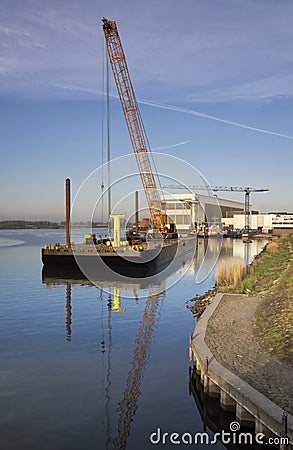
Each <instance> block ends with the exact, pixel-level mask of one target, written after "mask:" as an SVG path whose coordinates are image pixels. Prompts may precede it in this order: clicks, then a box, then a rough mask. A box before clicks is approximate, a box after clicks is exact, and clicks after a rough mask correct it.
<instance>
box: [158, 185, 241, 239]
mask: <svg viewBox="0 0 293 450" xmlns="http://www.w3.org/2000/svg"><path fill="white" fill-rule="evenodd" d="M162 206H163V209H164V210H165V211H166V215H167V222H168V223H172V222H173V223H175V224H176V228H177V230H178V231H188V230H192V229H199V228H200V227H201V226H202V225H203V224H208V225H209V226H211V225H215V226H221V225H222V218H223V217H226V215H227V214H228V215H230V216H231V215H232V214H233V213H237V212H238V213H241V212H244V204H243V203H241V202H236V201H232V200H226V199H221V198H218V197H213V196H208V195H201V194H195V193H184V194H164V196H163V198H162Z"/></svg>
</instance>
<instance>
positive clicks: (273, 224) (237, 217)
mask: <svg viewBox="0 0 293 450" xmlns="http://www.w3.org/2000/svg"><path fill="white" fill-rule="evenodd" d="M249 222H250V228H251V229H252V230H255V231H259V232H262V233H277V234H282V233H286V234H288V233H289V234H291V233H293V214H291V213H285V212H280V213H277V212H276V213H268V214H251V215H250V216H249ZM222 224H223V227H224V228H225V229H229V228H230V229H233V230H242V229H243V228H244V225H245V216H244V215H243V214H234V215H233V217H231V218H228V217H223V218H222Z"/></svg>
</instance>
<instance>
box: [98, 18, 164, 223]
mask: <svg viewBox="0 0 293 450" xmlns="http://www.w3.org/2000/svg"><path fill="white" fill-rule="evenodd" d="M102 22H103V31H104V35H105V40H106V46H107V51H108V56H109V60H110V63H111V67H112V71H113V75H114V79H115V83H116V87H117V90H118V94H119V97H120V101H121V105H122V109H123V113H124V116H125V120H126V124H127V128H128V132H129V135H130V139H131V143H132V147H133V150H134V153H135V156H136V161H137V165H138V169H139V173H140V177H141V180H142V184H143V188H144V191H145V194H146V198H147V202H148V205H149V209H150V213H151V216H152V221H153V227H154V228H155V229H156V230H158V231H160V232H164V231H165V228H166V227H165V215H164V213H163V211H162V205H161V200H160V195H159V192H158V190H157V186H156V182H155V177H154V174H153V170H152V166H151V162H150V158H149V152H148V150H147V138H146V135H145V131H144V127H143V123H142V119H141V116H140V114H139V109H138V105H137V101H136V97H135V93H134V89H133V86H132V83H131V79H130V75H129V71H128V67H127V63H126V59H125V54H124V51H123V48H122V44H121V41H120V37H119V33H118V29H117V25H116V22H114V21H112V20H107V19H105V17H103V18H102Z"/></svg>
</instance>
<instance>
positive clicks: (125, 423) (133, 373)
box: [113, 287, 161, 450]
mask: <svg viewBox="0 0 293 450" xmlns="http://www.w3.org/2000/svg"><path fill="white" fill-rule="evenodd" d="M160 292H161V289H160V287H156V288H151V289H150V293H149V297H148V299H147V301H146V304H145V309H144V313H143V317H142V320H141V322H140V326H139V329H138V333H137V337H136V339H135V344H136V346H135V348H134V350H133V359H132V362H131V363H130V366H131V367H130V370H129V372H128V376H127V381H126V387H125V391H124V395H123V399H122V400H121V401H120V402H119V404H118V408H117V412H118V415H119V416H118V436H117V437H116V438H115V440H114V445H113V448H114V449H115V450H118V449H119V450H120V449H121V450H123V449H125V448H126V446H127V438H128V436H129V434H130V425H131V422H132V420H133V417H134V415H135V413H136V410H137V408H138V399H139V395H140V384H141V379H142V377H143V371H144V368H145V365H146V362H147V360H148V357H149V351H150V346H151V342H152V336H153V332H154V326H155V321H156V311H157V308H158V305H159V299H160Z"/></svg>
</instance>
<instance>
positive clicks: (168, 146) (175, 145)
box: [153, 141, 190, 150]
mask: <svg viewBox="0 0 293 450" xmlns="http://www.w3.org/2000/svg"><path fill="white" fill-rule="evenodd" d="M189 142H190V141H183V142H178V144H171V145H164V146H163V147H154V148H153V150H165V149H166V148H172V147H179V145H184V144H188V143H189Z"/></svg>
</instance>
